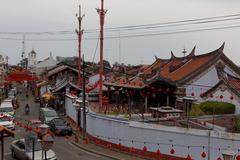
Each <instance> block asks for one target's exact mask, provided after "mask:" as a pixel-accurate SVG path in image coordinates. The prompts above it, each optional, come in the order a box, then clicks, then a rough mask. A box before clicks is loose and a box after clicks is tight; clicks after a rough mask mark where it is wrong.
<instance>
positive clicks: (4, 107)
mask: <svg viewBox="0 0 240 160" xmlns="http://www.w3.org/2000/svg"><path fill="white" fill-rule="evenodd" d="M0 113H7V114H10V115H11V116H13V115H14V113H15V112H14V109H13V103H12V100H10V99H6V100H4V101H3V102H2V103H1V105H0Z"/></svg>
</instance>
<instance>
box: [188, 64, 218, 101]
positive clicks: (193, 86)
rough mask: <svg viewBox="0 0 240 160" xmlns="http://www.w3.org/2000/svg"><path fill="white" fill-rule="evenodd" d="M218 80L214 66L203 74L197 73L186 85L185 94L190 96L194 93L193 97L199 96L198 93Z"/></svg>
mask: <svg viewBox="0 0 240 160" xmlns="http://www.w3.org/2000/svg"><path fill="white" fill-rule="evenodd" d="M218 82H219V78H218V75H217V71H216V68H215V66H212V67H211V68H210V69H208V70H207V71H206V72H205V73H204V75H199V77H197V78H196V80H195V81H194V82H192V83H191V82H190V85H187V86H186V96H191V94H192V93H194V96H195V97H198V98H200V94H201V93H204V92H206V91H207V90H209V89H210V87H212V86H214V85H216V84H217V83H218Z"/></svg>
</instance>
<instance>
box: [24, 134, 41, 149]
mask: <svg viewBox="0 0 240 160" xmlns="http://www.w3.org/2000/svg"><path fill="white" fill-rule="evenodd" d="M33 142H34V143H35V146H36V145H37V143H38V137H37V134H36V133H35V132H29V133H28V134H27V135H26V136H25V145H26V151H27V152H30V151H32V148H33Z"/></svg>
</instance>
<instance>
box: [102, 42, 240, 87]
mask: <svg viewBox="0 0 240 160" xmlns="http://www.w3.org/2000/svg"><path fill="white" fill-rule="evenodd" d="M195 48H196V47H194V48H193V50H192V51H191V53H190V54H189V55H187V56H186V57H176V56H175V55H174V54H173V52H171V58H170V59H160V58H158V57H156V60H155V62H154V63H153V64H151V65H148V66H144V67H141V68H139V72H138V74H136V75H132V76H131V77H128V78H126V76H119V77H114V76H113V77H110V78H109V79H108V80H107V81H106V82H107V83H108V84H114V85H116V86H123V87H124V86H125V87H131V86H132V87H138V88H142V87H144V86H145V85H146V84H145V83H144V82H145V81H147V82H148V81H149V80H153V81H154V79H155V78H156V79H159V77H161V79H163V80H166V81H167V82H169V83H172V84H175V83H177V82H184V81H185V80H187V79H189V78H192V77H194V76H196V75H197V74H199V73H201V72H202V71H204V70H206V69H207V68H208V67H209V66H210V65H212V64H213V63H214V62H216V61H217V60H218V59H219V58H220V57H221V55H222V54H223V52H222V51H223V49H224V43H223V45H222V46H221V47H220V48H219V49H217V50H215V51H213V52H210V53H207V54H202V55H197V56H196V55H195ZM149 83H150V82H149ZM239 86H240V85H239Z"/></svg>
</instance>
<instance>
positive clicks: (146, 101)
mask: <svg viewBox="0 0 240 160" xmlns="http://www.w3.org/2000/svg"><path fill="white" fill-rule="evenodd" d="M144 106H145V113H146V112H147V111H148V96H145V104H144Z"/></svg>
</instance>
